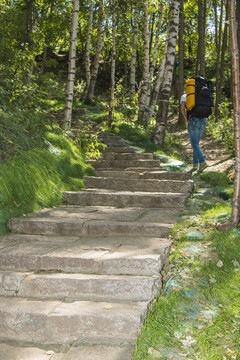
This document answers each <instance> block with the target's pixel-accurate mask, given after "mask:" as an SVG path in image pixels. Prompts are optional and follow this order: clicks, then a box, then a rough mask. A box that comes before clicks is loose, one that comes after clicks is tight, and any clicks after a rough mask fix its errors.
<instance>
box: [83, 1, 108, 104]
mask: <svg viewBox="0 0 240 360" xmlns="http://www.w3.org/2000/svg"><path fill="white" fill-rule="evenodd" d="M102 22H103V0H100V2H99V8H98V30H97V45H96V54H95V58H94V62H93V68H92V73H91V79H90V83H89V87H88V90H87V94H86V97H85V102H86V104H91V103H92V101H93V97H94V91H95V85H96V81H97V75H98V69H99V59H100V55H101V52H102V46H103V37H104V35H103V30H102Z"/></svg>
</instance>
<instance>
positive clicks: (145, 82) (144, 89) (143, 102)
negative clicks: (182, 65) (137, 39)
mask: <svg viewBox="0 0 240 360" xmlns="http://www.w3.org/2000/svg"><path fill="white" fill-rule="evenodd" d="M149 41H150V38H149V11H148V0H145V1H144V67H143V76H142V82H141V92H140V98H139V104H138V108H139V109H138V121H139V122H141V123H143V119H144V112H145V110H146V109H147V106H148V98H147V93H148V86H149Z"/></svg>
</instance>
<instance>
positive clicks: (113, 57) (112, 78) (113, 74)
mask: <svg viewBox="0 0 240 360" xmlns="http://www.w3.org/2000/svg"><path fill="white" fill-rule="evenodd" d="M115 26H116V22H115V8H114V6H113V13H112V65H111V86H110V101H109V114H108V124H109V127H111V126H112V122H113V115H114V90H115V69H116V37H115Z"/></svg>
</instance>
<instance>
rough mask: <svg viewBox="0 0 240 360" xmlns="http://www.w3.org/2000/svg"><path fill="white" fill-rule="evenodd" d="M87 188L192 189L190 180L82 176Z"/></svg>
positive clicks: (159, 190) (188, 190)
mask: <svg viewBox="0 0 240 360" xmlns="http://www.w3.org/2000/svg"><path fill="white" fill-rule="evenodd" d="M84 182H85V184H86V186H87V188H95V189H97V188H98V189H111V190H119V191H122V190H128V191H146V192H171V193H190V192H192V189H193V182H192V181H182V180H158V179H137V180H136V179H121V178H108V177H94V176H87V177H84Z"/></svg>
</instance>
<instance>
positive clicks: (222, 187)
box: [201, 171, 234, 199]
mask: <svg viewBox="0 0 240 360" xmlns="http://www.w3.org/2000/svg"><path fill="white" fill-rule="evenodd" d="M201 179H202V180H204V181H206V182H207V183H209V184H211V185H212V186H214V187H215V188H216V190H217V191H218V192H219V194H220V195H221V196H222V197H223V198H224V199H230V198H232V196H233V192H234V186H233V183H232V181H230V179H229V177H228V176H227V175H226V174H224V173H219V172H217V171H205V172H204V173H202V174H201Z"/></svg>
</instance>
